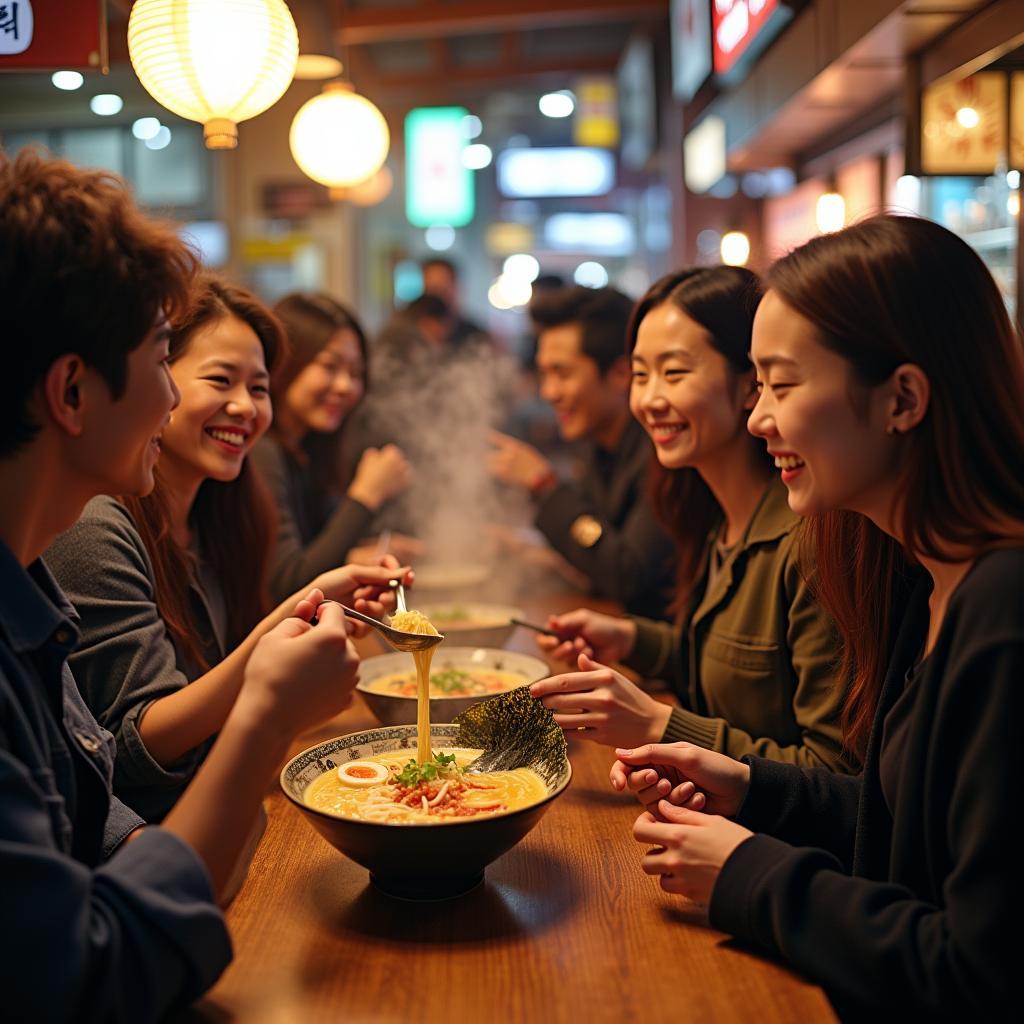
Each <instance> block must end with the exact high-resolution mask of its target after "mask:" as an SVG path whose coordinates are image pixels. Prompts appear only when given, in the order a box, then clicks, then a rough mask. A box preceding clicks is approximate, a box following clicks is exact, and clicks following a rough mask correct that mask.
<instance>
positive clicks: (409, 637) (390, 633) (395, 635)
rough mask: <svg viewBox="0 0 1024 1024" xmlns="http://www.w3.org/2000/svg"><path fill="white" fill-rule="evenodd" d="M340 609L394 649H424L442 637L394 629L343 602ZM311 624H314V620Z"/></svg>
mask: <svg viewBox="0 0 1024 1024" xmlns="http://www.w3.org/2000/svg"><path fill="white" fill-rule="evenodd" d="M320 603H321V604H337V603H338V602H336V601H331V600H330V599H327V600H325V601H321V602H320ZM341 610H342V611H343V612H344V613H345V614H346V615H347V616H348V617H349V618H350V619H358V620H359V621H360V622H365V623H366V624H367V625H368V626H372V627H373V628H374V629H375V630H377V632H378V633H380V635H381V636H382V637H384V639H385V640H387V642H388V643H389V644H391V646H392V647H394V649H395V650H396V651H407V652H410V653H411V652H412V651H426V650H429V649H430V648H431V647H434V646H436V645H437V644H439V643H440V642H441V641H442V640H443V639H444V634H443V633H438V634H432V633H406V632H404V631H403V630H401V629H395V628H394V626H389V625H387V623H384V622H381V621H380V619H375V618H373V616H372V615H364V614H363V613H362V612H357V611H356V610H355V608H349V606H348V605H347V604H343V605H342V606H341ZM313 624H314V625H315V624H316V623H315V621H314V623H313Z"/></svg>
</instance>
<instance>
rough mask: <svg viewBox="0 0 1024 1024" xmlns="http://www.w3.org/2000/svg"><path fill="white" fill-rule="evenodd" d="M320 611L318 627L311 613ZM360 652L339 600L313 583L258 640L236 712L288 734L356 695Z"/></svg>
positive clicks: (327, 714) (343, 705) (331, 712)
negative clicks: (328, 596) (328, 597)
mask: <svg viewBox="0 0 1024 1024" xmlns="http://www.w3.org/2000/svg"><path fill="white" fill-rule="evenodd" d="M314 615H316V617H317V618H318V620H319V622H318V624H317V625H316V626H315V627H314V626H311V625H310V621H309V620H310V619H312V618H313V616H314ZM358 681H359V655H358V654H357V653H356V649H355V647H353V646H352V643H351V641H350V640H349V636H348V631H347V630H346V627H345V614H344V612H343V611H342V610H341V606H340V605H338V604H335V603H334V602H331V601H326V602H325V600H324V595H323V593H322V592H321V591H320V590H318V589H314V590H312V591H310V593H309V595H308V596H307V597H305V598H304V599H303V600H301V601H299V602H298V603H297V604H296V606H295V614H294V615H293V616H292V617H290V618H287V619H285V620H284V621H283V622H279V623H278V624H277V625H276V626H275V627H274V628H273V629H272V630H270V631H269V632H268V633H266V634H264V636H263V637H261V638H260V640H259V642H258V643H257V644H256V647H255V648H254V650H253V652H252V654H251V655H250V656H249V660H248V662H247V663H246V666H245V677H244V679H243V682H242V688H241V690H240V691H239V694H238V698H237V700H236V701H235V709H234V710H235V712H237V713H238V714H240V715H247V716H249V717H251V718H252V719H254V720H258V721H260V722H261V723H263V724H265V725H267V726H272V727H273V729H274V730H275V731H277V732H279V734H280V735H281V736H283V737H286V738H288V739H290V738H291V737H293V736H295V735H296V734H297V733H299V732H301V731H302V730H303V729H306V728H309V727H310V726H312V725H315V724H316V723H318V722H321V721H323V720H324V719H326V718H330V717H331V716H332V715H336V714H337V713H338V712H339V711H343V710H344V709H345V708H347V707H348V706H349V704H350V703H351V701H352V691H353V689H354V688H355V685H356V683H357V682H358Z"/></svg>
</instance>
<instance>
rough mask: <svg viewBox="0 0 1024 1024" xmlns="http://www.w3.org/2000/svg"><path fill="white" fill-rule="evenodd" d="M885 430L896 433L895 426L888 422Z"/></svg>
mask: <svg viewBox="0 0 1024 1024" xmlns="http://www.w3.org/2000/svg"><path fill="white" fill-rule="evenodd" d="M885 432H886V433H887V434H895V433H896V428H895V427H894V426H893V425H892V424H891V423H890V424H889V426H887V427H886V428H885Z"/></svg>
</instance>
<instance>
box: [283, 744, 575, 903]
mask: <svg viewBox="0 0 1024 1024" xmlns="http://www.w3.org/2000/svg"><path fill="white" fill-rule="evenodd" d="M459 732H460V726H458V725H455V724H449V725H431V727H430V737H431V745H432V747H433V748H434V749H438V750H441V749H452V748H454V747H457V746H459ZM416 737H417V733H416V727H415V726H391V727H387V728H381V729H371V730H368V731H366V732H360V733H353V734H351V735H348V736H339V737H337V738H336V739H332V740H327V741H326V742H324V743H319V744H317V745H316V746H315V747H310V748H309V749H308V750H304V751H303V752H302V753H301V754H298V755H296V756H295V757H293V758H292V759H291V760H290V761H289V762H288V763H287V764H286V765H285V766H284V770H283V771H282V772H281V788H282V789H283V790H284V793H285V795H286V796H287V797H288V799H289V800H291V802H292V803H293V804H294V805H295V806H296V807H297V808H298V810H299V813H300V814H302V816H303V817H304V818H305V819H306V820H307V821H308V822H309V824H310V825H312V827H313V828H315V829H316V831H317V832H319V833H320V835H322V836H323V837H324V839H326V840H327V842H329V843H330V844H331V846H333V847H334V848H335V849H336V850H339V851H340V852H341V853H343V854H344V855H345V856H346V857H348V858H349V859H350V860H353V861H355V862H356V863H357V864H361V865H362V866H363V867H364V868H366V869H367V870H368V871H369V872H370V880H371V881H372V882H373V883H374V885H376V886H377V888H379V889H381V890H383V891H384V892H386V893H388V894H389V895H392V896H397V897H400V898H403V899H413V900H436V899H448V898H450V897H452V896H458V895H461V894H462V893H464V892H468V891H469V890H470V889H472V888H474V887H475V886H477V885H478V884H479V883H480V882H481V881H482V880H483V876H484V869H485V868H486V867H487V865H488V864H490V863H491V862H492V861H493V860H496V859H497V858H498V857H500V856H501V855H502V854H503V853H505V852H506V851H507V850H510V849H511V848H512V847H513V846H515V844H516V843H518V842H519V840H520V839H522V838H523V836H525V835H526V834H527V833H528V832H529V831H530V829H532V828H533V827H534V825H536V824H537V822H538V821H540V819H541V817H542V816H543V815H544V813H545V811H547V809H548V807H549V806H550V804H551V803H552V801H554V800H555V798H556V797H558V796H560V795H561V794H562V793H563V792H564V791H565V789H566V787H567V786H568V785H569V780H570V778H571V777H572V769H571V767H570V765H569V760H568V758H567V757H565V754H564V752H561V753H559V754H557V762H556V763H555V764H554V765H552V766H551V767H552V769H553V770H551V771H549V772H548V773H547V777H546V778H545V780H544V784H545V787H546V790H547V795H546V796H545V797H543V798H542V799H541V800H539V801H538V802H536V803H533V804H529V805H528V806H526V807H522V808H520V809H518V810H514V811H508V812H505V813H502V814H494V815H488V816H480V817H471V818H457V819H454V820H448V821H443V822H439V823H437V824H405V823H394V822H388V823H383V822H374V821H363V820H360V819H358V818H343V817H340V816H338V815H335V814H329V813H327V812H325V811H319V810H316V809H314V808H312V807H310V806H309V805H307V804H306V803H305V802H304V801H303V794H304V793H305V791H306V789H307V787H308V786H309V785H310V784H311V783H312V782H314V781H315V780H316V779H318V778H319V777H320V776H321V775H323V774H325V773H327V772H330V771H335V770H336V769H337V768H338V766H339V765H343V764H345V763H346V762H347V761H351V760H357V759H358V760H365V759H373V758H374V757H375V756H377V755H380V754H384V753H387V752H389V751H393V750H403V749H408V751H409V757H410V759H414V758H415V756H416Z"/></svg>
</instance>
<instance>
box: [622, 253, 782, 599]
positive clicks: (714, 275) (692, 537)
mask: <svg viewBox="0 0 1024 1024" xmlns="http://www.w3.org/2000/svg"><path fill="white" fill-rule="evenodd" d="M760 300H761V284H760V281H759V280H758V278H757V275H756V274H755V273H753V271H750V270H747V269H746V268H744V267H726V266H717V267H695V268H690V269H687V270H679V271H676V272H675V273H672V274H667V275H666V276H665V277H662V278H661V279H660V280H658V281H655V283H654V284H653V285H651V287H650V288H649V289H648V290H647V292H646V294H645V295H644V296H643V297H642V298H641V299H640V301H639V302H638V303H637V304H636V307H635V308H634V310H633V315H632V316H631V317H630V321H629V327H628V328H627V332H626V339H627V348H628V351H629V352H632V351H633V349H634V348H636V340H637V335H638V333H639V331H640V324H641V323H642V322H643V319H644V317H646V316H647V314H648V313H650V312H651V311H652V310H653V309H656V308H657V307H658V306H661V305H664V304H665V303H666V302H670V303H672V305H674V306H676V307H677V308H679V309H681V310H682V311H683V312H684V313H685V314H686V315H687V316H688V317H689V318H690V319H691V320H694V321H695V322H696V323H698V324H700V326H701V327H703V328H704V330H706V331H707V332H708V334H709V335H710V341H711V346H712V348H714V350H715V351H716V352H719V353H720V354H721V355H722V356H724V357H725V360H726V362H728V364H729V367H730V369H732V370H733V372H734V373H736V374H742V373H747V372H748V371H749V370H750V369H751V368H752V367H751V362H750V332H751V327H752V325H753V322H754V312H755V310H756V309H757V305H758V303H759V302H760ZM750 441H751V446H752V447H761V446H762V445H763V443H762V442H759V441H757V442H755V440H754V439H753V438H751V439H750ZM649 480H650V494H651V500H652V502H653V505H654V511H655V514H656V515H657V517H658V519H659V521H660V522H661V523H662V524H663V525H664V527H665V529H666V530H667V531H668V532H669V534H670V535H671V536H672V538H673V539H674V540H675V542H676V546H677V548H678V550H679V565H678V570H677V575H676V592H675V596H674V598H673V600H672V604H671V605H670V609H669V610H670V611H671V612H673V613H675V614H677V615H678V614H681V613H683V612H684V611H685V610H686V608H687V605H688V603H689V600H690V596H691V594H692V592H693V588H694V587H695V586H696V585H697V583H698V582H699V579H698V577H699V575H700V566H701V556H702V554H703V552H704V545H705V543H706V541H707V536H708V534H709V533H710V532H711V530H712V529H714V527H715V525H716V524H717V523H718V522H719V521H720V520H721V518H722V509H721V506H720V505H719V504H718V502H717V501H716V499H715V496H714V495H713V494H712V493H711V489H710V488H709V487H708V485H707V484H706V483H705V482H704V480H703V478H702V477H701V475H700V473H698V472H697V470H695V469H691V468H689V467H686V468H683V469H666V468H665V467H664V466H662V465H661V463H660V462H659V461H658V458H657V455H656V454H653V453H652V457H651V468H650V475H649Z"/></svg>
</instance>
